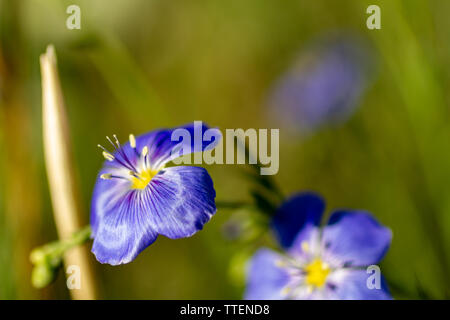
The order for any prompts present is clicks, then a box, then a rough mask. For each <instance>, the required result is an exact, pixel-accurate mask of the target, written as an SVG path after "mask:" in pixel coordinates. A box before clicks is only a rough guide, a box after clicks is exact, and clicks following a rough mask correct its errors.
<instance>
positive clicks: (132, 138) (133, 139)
mask: <svg viewBox="0 0 450 320" xmlns="http://www.w3.org/2000/svg"><path fill="white" fill-rule="evenodd" d="M130 146H131V147H132V148H133V149H134V148H136V139H135V138H134V135H133V134H130Z"/></svg>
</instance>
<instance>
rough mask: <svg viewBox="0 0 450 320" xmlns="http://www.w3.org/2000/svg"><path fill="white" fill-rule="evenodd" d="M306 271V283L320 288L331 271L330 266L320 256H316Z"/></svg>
mask: <svg viewBox="0 0 450 320" xmlns="http://www.w3.org/2000/svg"><path fill="white" fill-rule="evenodd" d="M305 271H306V283H307V284H308V285H311V286H315V287H317V288H320V287H322V286H323V285H324V284H325V282H326V280H327V276H328V274H329V273H330V267H329V266H328V265H327V264H326V263H324V262H322V260H320V259H319V258H316V259H314V260H313V261H312V262H311V263H310V264H308V265H307V266H306V267H305Z"/></svg>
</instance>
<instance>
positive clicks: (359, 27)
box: [0, 0, 450, 299]
mask: <svg viewBox="0 0 450 320" xmlns="http://www.w3.org/2000/svg"><path fill="white" fill-rule="evenodd" d="M375 3H376V4H378V5H380V7H381V13H382V14H381V19H382V22H381V23H382V29H381V30H368V29H367V28H366V18H367V16H368V15H367V14H366V13H365V12H366V8H367V6H368V5H369V4H375ZM70 4H78V5H79V6H80V8H81V19H82V21H81V27H82V28H81V30H68V29H67V28H66V18H67V17H68V14H66V8H67V6H68V5H70ZM449 10H450V2H448V1H437V0H435V1H426V0H408V1H406V0H405V1H400V0H386V1H375V0H374V1H368V0H362V1H351V0H342V1H332V0H316V1H297V0H285V1H281V2H280V1H258V0H250V1H239V0H229V1H219V0H215V1H206V0H205V1H194V0H192V1H191V0H188V1H184V0H183V1H181V0H176V1H163V0H150V1H149V0H132V1H119V0H114V1H111V0H96V1H91V0H83V1H82V0H71V1H65V0H64V1H57V0H44V1H43V0H22V1H17V0H0V298H39V297H40V298H67V297H68V294H67V292H66V289H65V282H64V279H63V277H62V274H60V275H59V277H58V280H57V281H56V283H54V284H53V285H51V286H50V287H49V288H47V289H45V290H43V291H39V290H36V289H33V288H31V284H30V276H31V263H30V261H29V260H28V255H29V252H30V250H31V248H33V247H36V246H39V245H41V244H43V243H45V242H50V241H53V240H55V239H56V232H55V226H54V222H53V219H52V214H51V205H50V198H49V195H48V191H47V190H48V185H47V181H46V175H45V168H44V162H43V152H42V138H41V136H42V133H41V132H42V124H41V96H40V78H39V59H38V57H39V54H40V53H42V52H43V51H44V49H45V47H46V45H47V44H49V43H53V44H54V45H55V48H56V50H57V52H58V59H59V69H60V75H61V82H62V87H63V90H64V92H65V98H66V104H67V107H68V114H69V120H70V125H71V132H70V133H71V137H72V140H73V144H74V149H75V152H74V154H75V160H76V164H77V170H78V172H77V175H78V178H79V185H80V186H81V199H82V206H83V208H84V210H85V211H84V212H85V221H86V222H87V221H88V216H89V202H90V197H91V192H92V188H93V184H94V182H95V177H96V174H97V171H98V169H99V168H100V166H101V163H102V161H103V160H102V157H101V154H100V153H99V152H98V148H97V147H96V145H97V143H98V142H99V141H103V140H104V136H105V135H110V134H113V133H116V134H117V135H118V137H119V138H120V139H121V141H124V140H126V138H127V137H128V134H129V133H130V132H131V133H134V134H140V133H143V132H146V131H148V130H150V129H152V128H156V127H171V126H175V125H180V124H183V123H187V122H190V121H192V120H203V121H206V122H207V123H208V124H210V125H213V126H218V127H220V128H273V127H274V126H275V124H274V123H273V122H272V120H273V119H271V117H268V116H267V115H268V112H267V108H268V107H269V106H268V97H269V92H270V90H271V88H273V86H274V85H275V83H276V80H277V79H278V78H279V77H280V76H281V75H282V74H284V73H285V72H286V71H287V70H288V68H289V67H290V66H291V65H292V64H293V62H294V61H295V59H296V57H297V56H298V54H299V52H302V50H304V49H306V48H307V45H308V44H309V43H311V41H314V40H315V39H317V38H318V37H321V36H323V35H327V34H330V33H336V32H341V31H342V32H350V33H354V34H356V35H358V36H359V37H361V38H363V39H365V40H366V41H368V42H369V43H371V45H372V50H373V52H372V53H373V55H374V56H375V57H376V58H377V61H378V63H377V70H376V77H375V79H374V81H373V83H372V85H371V86H370V87H369V88H368V90H367V92H366V93H365V95H364V96H363V97H362V98H361V101H360V102H359V105H358V108H357V109H356V112H355V113H354V114H353V116H352V117H351V118H350V119H349V120H348V121H347V122H345V123H342V124H340V125H338V126H333V127H329V128H327V127H323V128H321V130H319V131H317V132H315V133H314V134H311V135H309V136H308V137H306V138H301V139H300V138H299V137H297V136H296V135H291V134H287V133H286V131H283V126H281V127H280V140H281V141H280V171H279V173H278V175H277V176H275V177H274V178H275V180H276V181H277V183H278V185H279V186H280V187H281V189H282V191H283V193H284V194H290V193H292V192H294V191H297V190H305V189H306V190H317V191H319V192H320V193H321V194H323V195H324V197H325V198H326V199H328V200H329V206H328V209H330V208H336V207H346V208H362V209H366V210H369V211H371V212H372V213H373V214H374V215H376V216H377V218H378V219H379V220H380V221H381V222H382V223H383V224H384V225H387V226H389V227H390V228H391V229H392V231H393V235H394V237H393V242H392V248H391V250H390V251H389V253H388V255H387V256H386V259H385V260H384V262H383V264H382V266H381V268H382V272H383V274H385V275H386V277H387V280H388V283H389V284H390V286H391V289H392V291H393V293H394V297H396V298H421V297H423V298H430V297H431V298H444V297H447V298H448V297H449V289H448V288H449V287H450V274H449V271H450V268H449V263H450V261H449V256H450V254H449V252H450V184H449V183H448V181H450V148H449V147H448V146H449V141H450V121H449V120H450V118H449V104H448V103H449V98H450V97H449V91H448V90H447V88H448V87H449V86H450V42H449V41H448V39H449V37H450V21H449V20H448V17H447V13H448V12H449ZM276 125H279V124H276ZM208 171H209V172H210V173H211V176H212V178H213V180H214V184H215V188H216V191H217V200H218V201H220V200H224V201H248V200H250V194H249V192H248V190H250V187H251V186H250V185H249V184H248V183H247V182H246V179H245V178H243V176H242V175H241V171H240V170H239V168H238V167H233V166H230V165H221V166H219V165H216V166H209V167H208ZM232 214H233V210H231V209H219V211H218V213H217V214H216V216H215V217H214V218H213V219H212V221H211V222H210V223H209V224H208V225H207V226H206V227H205V229H204V230H203V231H202V232H199V233H198V234H197V235H195V236H194V237H192V238H188V239H183V240H168V239H165V238H163V237H161V239H160V240H158V241H157V242H156V243H155V244H153V245H152V246H151V248H149V249H148V250H146V251H144V252H143V253H142V254H141V255H140V256H139V257H138V258H137V259H136V260H135V261H133V262H132V263H131V264H128V265H124V266H120V267H110V266H107V265H100V264H96V269H97V275H98V277H99V282H100V284H101V292H102V297H103V298H148V299H164V298H194V299H195V298H210V299H214V298H241V295H242V275H241V274H239V269H240V268H241V266H242V265H244V263H243V260H245V256H246V255H247V251H244V249H242V246H241V244H239V243H236V242H231V241H230V240H229V239H227V238H226V237H224V236H223V225H224V223H225V222H226V221H227V220H228V219H229V218H230V216H231V215H232ZM245 250H247V249H245ZM230 263H234V264H235V265H233V264H232V265H231V266H230Z"/></svg>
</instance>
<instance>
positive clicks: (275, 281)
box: [245, 193, 392, 300]
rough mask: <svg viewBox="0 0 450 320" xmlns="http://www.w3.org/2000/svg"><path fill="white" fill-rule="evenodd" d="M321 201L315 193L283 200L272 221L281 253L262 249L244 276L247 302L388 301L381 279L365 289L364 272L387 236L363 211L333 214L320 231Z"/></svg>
mask: <svg viewBox="0 0 450 320" xmlns="http://www.w3.org/2000/svg"><path fill="white" fill-rule="evenodd" d="M324 208H325V205H324V201H323V200H322V199H321V198H320V196H318V195H316V194H314V193H301V194H298V195H296V196H294V197H292V198H290V199H289V200H287V201H286V202H285V203H284V204H283V205H282V206H281V208H280V209H279V211H278V212H277V213H276V215H275V216H274V219H273V221H272V225H273V228H274V230H275V234H276V235H277V238H278V239H279V241H280V243H281V245H282V246H283V247H284V249H285V250H286V252H285V253H283V254H281V253H277V252H275V251H273V250H270V249H266V248H264V249H260V250H259V251H257V252H256V254H255V255H254V256H253V257H252V259H251V261H250V266H249V269H248V273H247V289H246V294H245V297H246V298H247V299H355V300H359V299H391V296H390V294H389V291H388V289H387V286H386V282H385V280H384V278H383V277H382V276H381V275H380V288H379V289H377V288H373V289H369V288H368V286H367V279H368V277H369V276H370V274H367V272H366V270H365V269H364V267H367V266H369V265H372V264H376V263H378V262H379V261H380V260H381V259H382V258H383V256H384V255H385V253H386V252H387V250H388V248H389V246H390V243H391V238H392V233H391V231H390V230H389V229H388V228H386V227H384V226H382V225H380V224H379V223H378V222H377V221H376V220H375V219H374V218H373V217H371V216H370V215H369V214H368V213H366V212H361V211H337V212H335V213H333V214H332V215H331V217H330V219H329V221H328V224H327V225H326V226H325V227H323V228H322V229H321V228H320V227H319V225H320V220H321V218H322V214H323V211H324Z"/></svg>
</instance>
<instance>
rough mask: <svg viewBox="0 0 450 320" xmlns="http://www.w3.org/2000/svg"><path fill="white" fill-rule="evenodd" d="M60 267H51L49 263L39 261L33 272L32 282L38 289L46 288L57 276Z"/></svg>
mask: <svg viewBox="0 0 450 320" xmlns="http://www.w3.org/2000/svg"><path fill="white" fill-rule="evenodd" d="M57 272H58V269H54V268H52V267H50V266H49V265H48V264H47V263H38V264H36V265H35V266H34V268H33V271H32V272H31V284H32V285H33V287H35V288H37V289H41V288H44V287H46V286H48V285H49V284H50V283H52V282H53V280H55V278H56V273H57Z"/></svg>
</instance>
